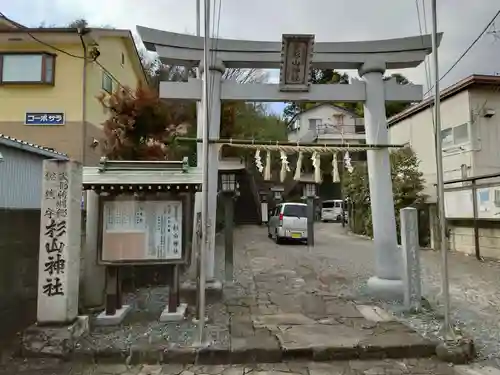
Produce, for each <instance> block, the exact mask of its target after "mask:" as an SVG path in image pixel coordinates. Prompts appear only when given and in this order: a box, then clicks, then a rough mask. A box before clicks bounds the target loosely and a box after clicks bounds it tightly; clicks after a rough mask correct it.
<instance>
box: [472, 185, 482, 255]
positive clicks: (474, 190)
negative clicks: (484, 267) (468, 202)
mask: <svg viewBox="0 0 500 375" xmlns="http://www.w3.org/2000/svg"><path fill="white" fill-rule="evenodd" d="M472 211H473V212H472V215H473V216H472V218H473V220H472V221H473V225H474V250H475V253H476V259H477V260H483V258H482V257H481V249H480V248H479V222H478V221H477V215H478V209H477V188H476V180H472Z"/></svg>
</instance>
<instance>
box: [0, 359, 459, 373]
mask: <svg viewBox="0 0 500 375" xmlns="http://www.w3.org/2000/svg"><path fill="white" fill-rule="evenodd" d="M0 374H1V375H270V374H275V375H403V374H419V375H431V374H432V375H452V374H453V368H452V367H449V366H447V365H446V364H444V363H440V362H437V361H436V360H433V359H420V360H399V361H390V360H385V361H349V362H341V361H339V362H334V363H328V362H316V363H311V362H309V363H308V362H284V363H265V364H254V365H246V366H242V365H218V366H194V365H163V366H161V365H144V366H126V365H104V364H103V365H83V364H71V363H61V362H58V361H51V360H45V361H37V360H31V361H28V362H14V363H10V364H9V365H8V366H7V367H4V368H1V369H0Z"/></svg>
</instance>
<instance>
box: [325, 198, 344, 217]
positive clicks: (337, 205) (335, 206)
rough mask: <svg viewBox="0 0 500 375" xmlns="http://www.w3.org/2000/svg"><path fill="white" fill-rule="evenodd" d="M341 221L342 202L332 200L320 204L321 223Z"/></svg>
mask: <svg viewBox="0 0 500 375" xmlns="http://www.w3.org/2000/svg"><path fill="white" fill-rule="evenodd" d="M341 219H342V200H341V199H333V200H329V201H323V202H322V204H321V221H323V222H327V221H341Z"/></svg>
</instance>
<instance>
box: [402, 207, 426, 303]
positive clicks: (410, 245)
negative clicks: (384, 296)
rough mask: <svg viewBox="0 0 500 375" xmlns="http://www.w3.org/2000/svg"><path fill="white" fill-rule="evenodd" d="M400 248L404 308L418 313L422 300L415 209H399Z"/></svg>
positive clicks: (416, 214) (416, 213)
mask: <svg viewBox="0 0 500 375" xmlns="http://www.w3.org/2000/svg"><path fill="white" fill-rule="evenodd" d="M400 215H401V247H402V249H403V251H402V254H403V267H404V269H403V283H404V306H405V309H406V310H408V311H410V310H413V311H418V310H420V308H421V300H422V277H421V274H420V247H419V243H418V212H417V209H416V208H411V207H406V208H403V209H401V211H400Z"/></svg>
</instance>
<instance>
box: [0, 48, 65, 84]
mask: <svg viewBox="0 0 500 375" xmlns="http://www.w3.org/2000/svg"><path fill="white" fill-rule="evenodd" d="M55 60H56V58H55V55H51V54H48V53H7V54H0V70H1V75H0V83H2V84H12V83H24V84H48V85H53V84H54V77H55V74H54V72H55Z"/></svg>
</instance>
